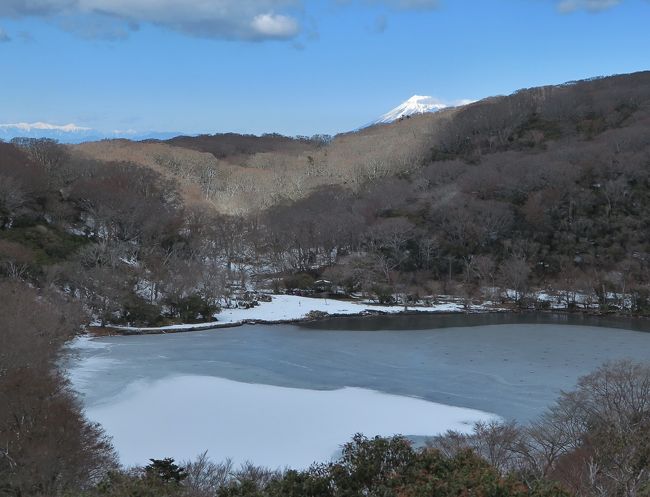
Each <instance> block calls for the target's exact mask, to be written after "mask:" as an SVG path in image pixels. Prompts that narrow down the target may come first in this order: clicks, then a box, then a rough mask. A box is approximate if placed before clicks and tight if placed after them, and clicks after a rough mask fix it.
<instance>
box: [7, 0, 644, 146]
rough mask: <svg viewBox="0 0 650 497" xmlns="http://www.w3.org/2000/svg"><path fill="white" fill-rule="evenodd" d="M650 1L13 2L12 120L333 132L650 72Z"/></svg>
mask: <svg viewBox="0 0 650 497" xmlns="http://www.w3.org/2000/svg"><path fill="white" fill-rule="evenodd" d="M648 25H650V1H649V0H474V1H470V0H440V1H436V0H313V1H312V0H256V1H253V0H128V1H127V0H1V1H0V123H14V122H34V121H45V122H49V123H55V124H67V123H74V124H76V125H79V126H87V127H91V128H95V129H99V130H103V131H109V130H125V129H134V130H138V131H148V130H157V131H180V132H185V133H200V132H210V133H215V132H225V131H235V132H245V133H263V132H279V133H284V134H289V135H295V134H305V135H310V134H314V133H336V132H339V131H347V130H350V129H353V128H356V127H357V126H359V125H362V124H364V123H366V122H369V121H370V120H372V119H373V118H375V117H377V116H378V115H380V114H383V113H384V112H386V111H388V110H389V109H391V108H392V107H395V106H396V105H398V104H399V103H401V102H402V101H404V100H406V99H407V98H409V97H410V96H411V95H413V94H421V95H431V96H434V97H436V98H438V99H440V100H442V101H444V102H448V103H453V102H455V101H458V100H460V99H479V98H482V97H486V96H490V95H495V94H507V93H511V92H512V91H514V90H517V89H519V88H522V87H531V86H538V85H542V84H553V83H561V82H564V81H569V80H575V79H582V78H586V77H591V76H597V75H608V74H615V73H626V72H634V71H640V70H646V69H650V35H649V34H648Z"/></svg>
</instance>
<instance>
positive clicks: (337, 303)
mask: <svg viewBox="0 0 650 497" xmlns="http://www.w3.org/2000/svg"><path fill="white" fill-rule="evenodd" d="M487 308H488V307H486V306H472V308H471V310H486V309H487ZM407 310H408V311H419V312H463V311H465V310H466V309H464V307H463V305H462V304H461V303H456V302H451V303H444V304H434V305H433V306H426V307H424V306H422V307H411V306H409V307H408V309H407ZM310 312H324V313H327V314H345V315H350V316H352V315H358V314H366V313H369V312H384V313H387V314H398V313H401V312H404V307H403V306H385V305H384V306H382V305H372V304H369V303H367V302H349V301H341V300H333V299H318V298H311V297H299V296H295V295H273V296H272V300H271V302H260V304H259V305H258V306H256V307H252V308H250V309H239V308H237V309H223V310H222V311H221V312H220V313H219V314H216V315H215V317H216V319H217V321H214V322H212V323H199V324H180V325H172V326H162V327H159V328H138V327H132V326H113V328H115V329H119V330H125V331H145V332H146V331H149V332H154V331H161V332H164V331H173V330H179V331H182V330H199V329H209V328H215V327H218V326H221V325H237V324H242V323H245V322H249V321H264V322H268V323H273V322H282V321H298V320H301V319H304V318H305V317H307V315H308V314H309V313H310Z"/></svg>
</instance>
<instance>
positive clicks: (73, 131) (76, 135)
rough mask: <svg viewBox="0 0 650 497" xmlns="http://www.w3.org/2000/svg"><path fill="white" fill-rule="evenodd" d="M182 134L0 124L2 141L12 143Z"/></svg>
mask: <svg viewBox="0 0 650 497" xmlns="http://www.w3.org/2000/svg"><path fill="white" fill-rule="evenodd" d="M180 134H182V133H180V132H155V131H146V132H138V131H135V130H115V131H109V132H102V131H99V130H96V129H93V128H86V127H83V126H77V125H75V124H65V125H57V124H49V123H44V122H36V123H13V124H0V139H1V140H4V141H10V140H12V139H13V138H19V137H20V138H50V139H53V140H57V141H59V142H61V143H72V144H76V143H83V142H89V141H98V140H105V139H116V138H126V139H129V140H134V141H141V140H167V139H169V138H173V137H175V136H178V135H180Z"/></svg>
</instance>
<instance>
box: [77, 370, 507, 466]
mask: <svg viewBox="0 0 650 497" xmlns="http://www.w3.org/2000/svg"><path fill="white" fill-rule="evenodd" d="M87 414H88V416H89V418H90V419H92V420H93V421H98V422H100V423H101V424H102V425H103V427H104V428H105V429H106V431H107V432H108V433H109V434H110V435H112V437H113V441H114V444H115V446H116V448H117V450H118V452H119V455H120V459H121V461H122V463H123V464H127V465H133V464H142V463H147V462H148V460H149V458H162V457H174V458H175V459H177V460H183V459H188V458H193V457H194V456H196V455H198V454H200V453H202V452H203V451H205V450H208V454H209V455H210V457H211V458H212V459H213V460H222V459H225V458H226V457H230V458H232V460H233V462H235V463H242V462H245V461H247V460H249V461H251V462H253V463H254V464H258V465H264V466H268V467H272V468H276V467H284V466H289V467H293V468H306V467H308V466H309V465H310V464H311V463H312V462H315V461H319V462H322V461H327V460H329V459H330V458H332V457H333V456H335V455H336V453H337V451H338V450H339V448H340V446H341V445H342V444H343V443H345V442H347V441H349V440H350V438H351V437H352V435H354V434H355V433H357V432H362V433H364V434H366V435H368V436H374V435H385V436H390V435H394V434H405V435H433V434H437V433H441V432H444V431H446V430H448V429H454V430H459V431H468V430H470V429H471V425H472V424H473V423H474V422H476V421H479V420H488V419H493V418H494V416H493V415H491V414H487V413H483V412H481V411H476V410H472V409H465V408H459V407H451V406H446V405H442V404H436V403H433V402H428V401H425V400H422V399H418V398H413V397H404V396H397V395H389V394H384V393H380V392H376V391H373V390H366V389H361V388H343V389H339V390H307V389H297V388H286V387H279V386H272V385H260V384H249V383H241V382H236V381H231V380H227V379H223V378H216V377H210V376H173V377H169V378H165V379H162V380H158V381H154V382H144V381H140V382H134V383H131V384H130V385H129V386H128V387H127V388H126V389H125V390H124V391H122V392H121V393H120V394H119V395H118V396H117V397H115V398H112V399H108V400H107V401H105V402H103V403H102V404H100V405H94V406H88V407H87Z"/></svg>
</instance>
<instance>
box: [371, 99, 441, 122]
mask: <svg viewBox="0 0 650 497" xmlns="http://www.w3.org/2000/svg"><path fill="white" fill-rule="evenodd" d="M445 107H448V106H447V104H445V103H443V102H441V101H440V100H438V99H436V98H434V97H427V96H423V95H413V96H412V97H411V98H409V99H408V100H407V101H406V102H404V103H402V104H400V105H398V106H397V107H395V108H394V109H393V110H391V111H389V112H387V113H386V114H384V115H383V116H381V117H380V118H379V119H377V120H375V121H373V122H371V123H370V124H369V125H368V126H373V125H375V124H389V123H392V122H394V121H397V120H398V119H401V118H403V117H407V116H412V115H415V114H424V113H426V112H435V111H438V110H440V109H444V108H445Z"/></svg>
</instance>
